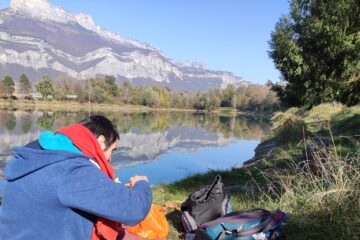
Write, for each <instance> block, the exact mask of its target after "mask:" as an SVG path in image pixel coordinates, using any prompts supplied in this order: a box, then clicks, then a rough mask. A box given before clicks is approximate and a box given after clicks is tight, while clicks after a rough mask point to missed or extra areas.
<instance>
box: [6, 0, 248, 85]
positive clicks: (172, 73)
mask: <svg viewBox="0 0 360 240" xmlns="http://www.w3.org/2000/svg"><path fill="white" fill-rule="evenodd" d="M23 73H25V74H26V75H27V76H29V78H30V79H31V80H33V81H36V80H39V79H40V78H41V77H42V76H43V75H49V76H51V77H52V78H57V77H62V76H69V77H72V78H74V79H85V78H89V77H94V76H99V75H105V74H107V75H113V76H115V77H116V79H117V81H118V82H125V81H129V82H130V83H132V84H133V85H160V86H166V87H169V88H171V89H175V90H181V91H192V92H193V91H206V90H208V89H210V88H215V87H216V88H224V87H226V86H227V85H228V84H234V85H236V86H238V85H241V84H246V82H245V81H243V79H242V78H240V77H236V76H234V75H233V74H232V73H230V72H224V71H212V70H209V69H207V68H206V67H205V66H203V65H202V64H199V63H194V62H175V61H173V60H171V59H169V58H167V57H166V56H164V54H162V53H161V51H160V50H159V49H157V48H154V47H152V46H150V45H147V44H143V43H140V42H138V41H135V40H129V39H125V38H123V37H121V36H120V35H119V34H117V33H114V32H111V31H108V30H104V29H102V28H101V27H99V26H97V25H95V23H94V21H93V20H92V18H91V16H89V15H84V14H71V13H68V12H66V11H65V10H64V9H62V8H60V7H55V6H52V5H51V4H50V3H49V2H48V1H47V0H12V1H11V3H10V6H9V7H8V8H6V9H3V10H1V11H0V77H3V76H5V75H10V76H12V77H14V78H15V79H17V78H18V77H19V76H20V75H21V74H23Z"/></svg>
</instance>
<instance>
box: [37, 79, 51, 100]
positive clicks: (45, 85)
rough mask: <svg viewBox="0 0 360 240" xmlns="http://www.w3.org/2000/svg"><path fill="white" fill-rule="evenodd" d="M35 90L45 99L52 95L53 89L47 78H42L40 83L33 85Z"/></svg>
mask: <svg viewBox="0 0 360 240" xmlns="http://www.w3.org/2000/svg"><path fill="white" fill-rule="evenodd" d="M35 88H36V91H38V92H39V93H41V94H42V95H43V97H44V98H45V99H46V98H48V96H53V95H54V88H53V86H52V83H51V79H50V77H49V76H44V77H43V78H42V80H41V81H39V82H38V83H36V84H35Z"/></svg>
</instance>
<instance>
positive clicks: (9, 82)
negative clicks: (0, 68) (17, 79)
mask: <svg viewBox="0 0 360 240" xmlns="http://www.w3.org/2000/svg"><path fill="white" fill-rule="evenodd" d="M3 88H4V91H5V93H6V94H8V95H10V97H11V96H12V94H13V93H14V92H15V83H14V80H13V79H12V77H10V76H5V78H4V80H3Z"/></svg>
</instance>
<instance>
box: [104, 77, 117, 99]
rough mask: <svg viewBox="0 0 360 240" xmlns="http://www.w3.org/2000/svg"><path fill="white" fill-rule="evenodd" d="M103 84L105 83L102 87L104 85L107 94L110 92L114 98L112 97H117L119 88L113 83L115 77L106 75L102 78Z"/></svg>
mask: <svg viewBox="0 0 360 240" xmlns="http://www.w3.org/2000/svg"><path fill="white" fill-rule="evenodd" d="M104 82H105V84H104V85H105V88H106V90H107V91H108V92H110V93H111V95H112V96H114V97H116V96H118V94H119V87H118V85H117V84H116V83H115V77H114V76H109V75H106V76H105V78H104Z"/></svg>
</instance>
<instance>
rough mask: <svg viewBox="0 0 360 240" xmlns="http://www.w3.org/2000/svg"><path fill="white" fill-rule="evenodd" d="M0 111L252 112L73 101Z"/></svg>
mask: <svg viewBox="0 0 360 240" xmlns="http://www.w3.org/2000/svg"><path fill="white" fill-rule="evenodd" d="M0 110H24V111H61V110H63V111H87V112H94V111H112V112H121V111H128V112H130V111H134V112H151V111H159V112H166V111H167V112H193V113H216V114H231V115H251V114H253V113H252V112H244V111H234V110H229V109H228V108H226V109H221V108H219V109H216V110H213V111H210V112H209V111H207V110H196V109H189V108H151V107H146V106H141V105H120V104H111V103H90V104H89V103H88V102H86V103H80V102H73V101H39V100H35V101H34V100H24V101H19V100H0Z"/></svg>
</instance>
